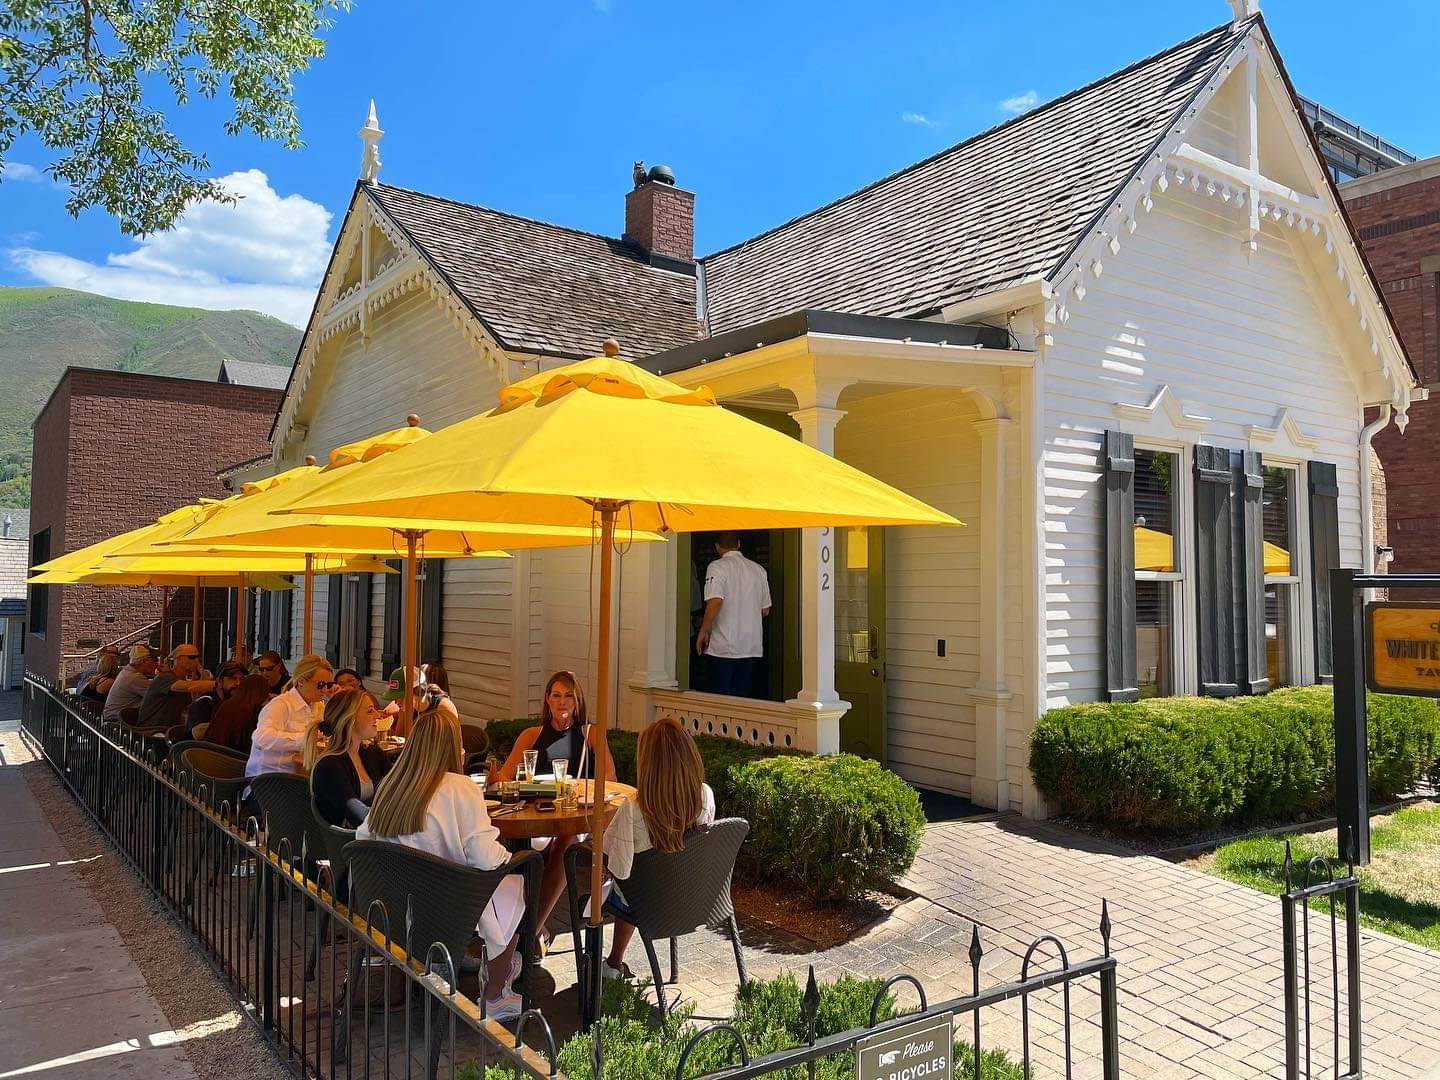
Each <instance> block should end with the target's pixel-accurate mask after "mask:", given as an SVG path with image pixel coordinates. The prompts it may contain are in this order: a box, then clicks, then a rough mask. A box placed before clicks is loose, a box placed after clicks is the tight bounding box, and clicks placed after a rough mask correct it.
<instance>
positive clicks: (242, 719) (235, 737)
mask: <svg viewBox="0 0 1440 1080" xmlns="http://www.w3.org/2000/svg"><path fill="white" fill-rule="evenodd" d="M226 663H227V665H228V664H230V663H233V661H226ZM235 666H236V667H239V665H238V664H236V665H235ZM269 701H270V684H269V683H268V682H266V681H265V676H263V675H247V676H245V678H244V679H242V680H241V681H240V685H239V686H237V687H236V688H235V689H234V691H233V692H231V693H230V694H229V695H227V696H226V698H225V700H224V701H222V702H220V704H218V705H217V706H215V711H214V713H213V714H212V715H211V719H210V726H209V727H208V728H206V729H205V736H204V738H205V741H206V742H213V743H219V744H220V745H221V746H228V747H230V749H232V750H240V751H243V752H244V753H246V754H248V753H250V737H251V736H252V735H253V734H254V733H255V725H256V724H258V723H259V722H260V710H261V709H263V708H265V706H266V704H267V703H268V702H269Z"/></svg>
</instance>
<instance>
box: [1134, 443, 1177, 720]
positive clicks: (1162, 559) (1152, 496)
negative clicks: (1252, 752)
mask: <svg viewBox="0 0 1440 1080" xmlns="http://www.w3.org/2000/svg"><path fill="white" fill-rule="evenodd" d="M1134 487H1135V509H1134V516H1133V525H1132V531H1133V535H1134V545H1135V670H1136V675H1137V683H1136V686H1137V689H1138V691H1139V696H1140V697H1142V698H1149V697H1170V696H1172V695H1174V694H1176V693H1179V689H1178V686H1179V680H1180V656H1179V649H1178V647H1177V643H1178V641H1179V640H1180V639H1179V635H1178V633H1177V631H1178V628H1179V620H1180V615H1181V613H1182V612H1183V610H1184V592H1183V589H1184V582H1185V578H1184V573H1183V560H1182V559H1181V558H1180V535H1181V534H1180V513H1179V510H1180V499H1179V494H1180V492H1179V488H1180V454H1179V453H1177V452H1176V451H1173V450H1152V449H1146V448H1144V447H1137V448H1136V450H1135V480H1134Z"/></svg>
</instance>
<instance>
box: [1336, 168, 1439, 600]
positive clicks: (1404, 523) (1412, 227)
mask: <svg viewBox="0 0 1440 1080" xmlns="http://www.w3.org/2000/svg"><path fill="white" fill-rule="evenodd" d="M1340 192H1341V194H1342V195H1343V196H1344V198H1345V206H1346V209H1347V210H1348V211H1349V213H1350V217H1351V219H1352V220H1353V221H1354V223H1355V227H1356V229H1357V231H1358V232H1359V234H1360V240H1361V243H1362V244H1363V245H1364V248H1365V255H1366V257H1367V258H1368V259H1369V260H1370V265H1371V266H1372V267H1374V269H1375V274H1376V276H1377V277H1378V278H1379V279H1380V282H1381V286H1382V288H1383V289H1384V292H1385V300H1386V302H1387V303H1388V304H1389V306H1390V310H1391V311H1392V312H1393V313H1394V316H1395V326H1396V329H1397V330H1398V331H1399V333H1400V337H1401V340H1402V341H1403V342H1404V343H1405V348H1406V350H1407V351H1408V352H1409V353H1410V359H1411V361H1412V362H1413V363H1414V365H1415V368H1416V370H1417V372H1418V373H1419V375H1420V381H1421V384H1422V385H1423V386H1425V387H1427V388H1428V389H1429V391H1430V393H1431V394H1432V395H1435V394H1436V393H1437V391H1440V333H1437V331H1440V304H1437V297H1440V157H1433V158H1427V159H1425V160H1423V161H1417V162H1414V163H1413V164H1410V165H1404V166H1401V167H1399V168H1392V169H1386V170H1385V171H1383V172H1377V173H1374V174H1373V175H1370V176H1362V177H1360V178H1359V179H1356V180H1352V181H1350V182H1349V183H1347V184H1345V185H1344V186H1343V187H1341V189H1340ZM1375 449H1376V451H1377V452H1378V453H1379V455H1380V460H1381V461H1382V462H1383V463H1384V466H1385V486H1386V502H1387V518H1388V524H1389V544H1390V546H1391V547H1392V548H1393V549H1394V552H1395V560H1394V562H1393V563H1392V564H1391V566H1390V571H1391V572H1392V573H1404V572H1411V573H1419V572H1434V571H1437V570H1440V500H1437V498H1436V495H1437V486H1436V474H1435V467H1436V462H1437V460H1440V400H1436V399H1435V398H1434V397H1432V399H1431V400H1429V401H1421V402H1417V403H1416V404H1415V405H1414V406H1413V407H1412V408H1411V410H1410V424H1409V427H1408V428H1407V429H1406V431H1405V434H1404V435H1401V434H1399V432H1397V431H1396V430H1395V429H1394V428H1393V427H1391V428H1386V429H1385V430H1384V431H1382V432H1381V433H1380V434H1379V435H1378V436H1376V438H1375ZM1377 516H1378V507H1377Z"/></svg>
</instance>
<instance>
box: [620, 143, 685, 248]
mask: <svg viewBox="0 0 1440 1080" xmlns="http://www.w3.org/2000/svg"><path fill="white" fill-rule="evenodd" d="M634 179H635V187H634V188H633V189H632V190H631V191H630V192H629V193H627V194H626V196H625V236H624V239H625V240H626V241H627V242H628V243H631V244H634V245H635V246H636V247H638V248H640V249H641V250H643V251H644V252H645V254H646V255H648V256H649V257H650V262H651V263H652V264H654V265H656V266H668V267H669V268H670V269H673V270H687V271H692V272H693V271H694V268H695V193H694V192H693V191H686V190H685V189H684V188H678V187H676V186H675V174H674V173H672V172H671V171H670V170H669V169H667V168H666V167H665V166H664V165H656V166H654V167H653V168H651V169H650V170H649V171H648V172H646V170H645V163H644V162H641V161H637V162H636V163H635V169H634Z"/></svg>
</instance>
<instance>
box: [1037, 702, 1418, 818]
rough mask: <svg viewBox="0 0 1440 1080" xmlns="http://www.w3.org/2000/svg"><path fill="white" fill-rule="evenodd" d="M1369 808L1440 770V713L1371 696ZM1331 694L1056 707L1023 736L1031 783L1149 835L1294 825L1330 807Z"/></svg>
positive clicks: (1079, 810) (1054, 798) (1085, 812)
mask: <svg viewBox="0 0 1440 1080" xmlns="http://www.w3.org/2000/svg"><path fill="white" fill-rule="evenodd" d="M1368 702H1369V746H1370V790H1371V795H1372V798H1374V799H1375V800H1376V801H1383V800H1385V799H1389V798H1393V797H1395V796H1397V795H1400V794H1402V793H1403V792H1405V791H1406V790H1408V789H1409V788H1410V787H1411V786H1412V785H1413V784H1414V783H1415V781H1416V780H1417V779H1419V778H1420V777H1422V776H1424V775H1426V774H1427V773H1433V772H1434V771H1435V770H1436V758H1437V756H1440V707H1437V705H1436V703H1435V702H1434V701H1431V700H1427V699H1424V698H1412V697H1398V696H1395V695H1386V694H1371V695H1369V697H1368ZM1333 707H1334V705H1333V697H1332V694H1331V690H1330V688H1329V687H1322V686H1306V687H1293V688H1288V689H1284V690H1276V691H1274V692H1273V693H1270V694H1265V695H1260V696H1256V697H1236V698H1225V699H1217V698H1152V699H1150V700H1147V701H1139V702H1133V703H1121V704H1109V703H1099V702H1097V703H1092V704H1086V705H1072V706H1067V707H1065V708H1060V709H1052V710H1050V711H1049V712H1047V713H1046V714H1045V715H1044V716H1042V717H1041V718H1040V720H1039V722H1038V723H1037V724H1036V726H1035V730H1034V731H1033V732H1032V733H1031V736H1030V771H1031V773H1032V774H1033V776H1034V777H1035V785H1036V787H1038V788H1039V789H1040V791H1041V792H1042V793H1043V794H1044V795H1045V797H1046V798H1047V799H1049V800H1050V802H1051V803H1052V804H1053V805H1054V806H1055V808H1056V809H1057V810H1059V811H1060V812H1062V813H1065V814H1068V815H1071V816H1073V817H1078V818H1082V819H1085V820H1089V821H1099V822H1104V823H1106V824H1110V825H1115V826H1118V827H1121V828H1124V829H1130V830H1136V831H1144V832H1187V831H1195V830H1199V829H1206V828H1212V827H1214V826H1217V825H1221V824H1227V823H1228V824H1238V823H1248V822H1255V821H1265V820H1274V819H1293V818H1296V817H1300V816H1302V815H1311V814H1317V813H1321V812H1323V811H1325V810H1326V809H1327V808H1329V807H1331V806H1332V805H1333V802H1334V792H1335V734H1334V718H1333Z"/></svg>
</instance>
